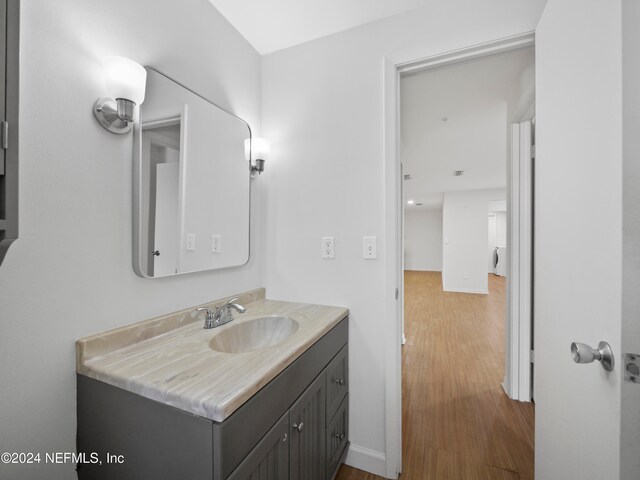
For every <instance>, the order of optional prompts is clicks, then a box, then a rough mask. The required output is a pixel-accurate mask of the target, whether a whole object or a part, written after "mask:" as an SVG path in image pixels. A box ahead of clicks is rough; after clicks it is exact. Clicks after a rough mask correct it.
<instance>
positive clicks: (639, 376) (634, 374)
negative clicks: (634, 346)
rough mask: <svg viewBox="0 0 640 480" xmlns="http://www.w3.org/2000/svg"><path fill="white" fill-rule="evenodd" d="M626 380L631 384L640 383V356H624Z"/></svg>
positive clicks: (630, 354) (633, 354)
mask: <svg viewBox="0 0 640 480" xmlns="http://www.w3.org/2000/svg"><path fill="white" fill-rule="evenodd" d="M624 379H625V380H626V381H627V382H631V383H640V354H638V353H625V354H624Z"/></svg>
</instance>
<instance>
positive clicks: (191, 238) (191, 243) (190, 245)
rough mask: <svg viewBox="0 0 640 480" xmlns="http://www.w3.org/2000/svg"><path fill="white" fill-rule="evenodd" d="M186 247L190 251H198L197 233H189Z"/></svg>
mask: <svg viewBox="0 0 640 480" xmlns="http://www.w3.org/2000/svg"><path fill="white" fill-rule="evenodd" d="M185 248H186V249H187V251H189V252H195V251H196V234H195V233H187V241H186V247H185Z"/></svg>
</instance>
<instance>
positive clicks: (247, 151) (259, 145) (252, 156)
mask: <svg viewBox="0 0 640 480" xmlns="http://www.w3.org/2000/svg"><path fill="white" fill-rule="evenodd" d="M270 153H271V142H270V141H269V140H267V139H266V138H261V137H253V138H247V139H246V140H245V141H244V156H245V158H246V159H247V161H248V162H249V165H251V173H252V174H255V172H258V174H261V173H262V172H264V162H266V161H267V160H269V154H270Z"/></svg>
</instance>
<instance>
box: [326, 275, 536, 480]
mask: <svg viewBox="0 0 640 480" xmlns="http://www.w3.org/2000/svg"><path fill="white" fill-rule="evenodd" d="M505 295H506V292H505V281H504V278H502V277H496V276H494V275H489V295H476V294H466V293H450V292H443V291H442V280H441V274H440V273H439V272H414V271H408V272H405V334H406V337H407V343H406V344H405V346H404V347H403V349H402V368H403V379H402V380H403V381H402V385H403V391H402V402H403V403H402V410H403V415H402V416H403V419H402V436H403V440H402V441H403V469H404V471H403V473H402V477H401V478H402V479H411V480H413V479H415V480H431V479H437V480H445V479H447V480H448V479H451V480H454V479H455V480H465V479H469V480H479V479H483V480H494V479H495V480H498V479H502V480H516V479H519V480H533V478H534V477H533V446H534V442H533V432H534V407H533V404H530V403H521V402H516V401H513V400H510V399H509V398H508V397H507V396H506V395H505V394H504V392H503V390H502V386H501V383H502V381H503V377H504V348H505V347H504V312H505ZM380 478H381V477H377V476H375V475H371V474H368V473H366V472H362V471H360V470H357V469H354V468H351V467H348V466H346V465H343V466H342V468H341V469H340V472H339V473H338V476H337V479H338V480H378V479H380Z"/></svg>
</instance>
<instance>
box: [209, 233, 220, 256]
mask: <svg viewBox="0 0 640 480" xmlns="http://www.w3.org/2000/svg"><path fill="white" fill-rule="evenodd" d="M221 252H222V237H221V236H220V235H211V253H221Z"/></svg>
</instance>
